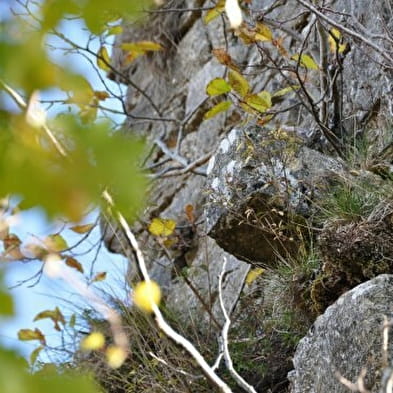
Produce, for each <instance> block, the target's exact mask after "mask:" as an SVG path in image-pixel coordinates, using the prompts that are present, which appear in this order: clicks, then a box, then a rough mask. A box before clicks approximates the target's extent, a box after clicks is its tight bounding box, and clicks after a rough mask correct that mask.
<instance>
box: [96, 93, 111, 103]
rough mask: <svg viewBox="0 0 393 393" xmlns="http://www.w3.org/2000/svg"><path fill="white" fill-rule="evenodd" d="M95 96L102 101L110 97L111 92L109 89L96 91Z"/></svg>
mask: <svg viewBox="0 0 393 393" xmlns="http://www.w3.org/2000/svg"><path fill="white" fill-rule="evenodd" d="M94 96H95V97H96V98H97V99H99V100H100V101H105V100H106V99H107V98H109V93H108V92H107V91H95V92H94Z"/></svg>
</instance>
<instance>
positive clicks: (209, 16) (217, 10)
mask: <svg viewBox="0 0 393 393" xmlns="http://www.w3.org/2000/svg"><path fill="white" fill-rule="evenodd" d="M224 9H225V0H220V1H219V2H218V3H217V5H216V6H215V7H214V8H212V9H211V10H208V11H207V12H206V14H205V15H204V17H203V22H204V23H205V24H206V25H207V24H208V23H209V22H211V21H212V20H214V19H216V18H217V17H218V16H220V15H221V14H222V13H223V11H224Z"/></svg>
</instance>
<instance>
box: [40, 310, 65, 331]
mask: <svg viewBox="0 0 393 393" xmlns="http://www.w3.org/2000/svg"><path fill="white" fill-rule="evenodd" d="M46 318H49V319H51V320H52V321H53V323H54V324H55V326H54V327H55V329H56V330H58V331H60V330H61V328H60V325H59V322H61V323H62V324H63V325H65V319H64V316H63V314H62V312H61V311H60V310H59V308H58V307H56V308H55V309H54V310H45V311H41V312H40V313H38V314H37V315H36V316H35V317H34V319H33V322H36V321H39V320H41V319H46Z"/></svg>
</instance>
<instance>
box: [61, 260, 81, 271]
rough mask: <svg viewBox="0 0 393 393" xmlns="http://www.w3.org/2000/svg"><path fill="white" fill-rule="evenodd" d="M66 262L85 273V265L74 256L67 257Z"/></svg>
mask: <svg viewBox="0 0 393 393" xmlns="http://www.w3.org/2000/svg"><path fill="white" fill-rule="evenodd" d="M65 264H66V265H67V266H69V267H72V268H73V269H75V270H78V272H81V273H83V266H82V264H81V263H80V262H78V261H77V260H76V259H75V258H73V257H67V258H66V260H65Z"/></svg>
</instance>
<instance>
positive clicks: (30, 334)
mask: <svg viewBox="0 0 393 393" xmlns="http://www.w3.org/2000/svg"><path fill="white" fill-rule="evenodd" d="M18 339H19V340H21V341H30V340H38V341H39V342H40V343H41V344H42V345H46V341H45V336H44V335H43V334H42V332H41V330H40V329H37V328H35V329H34V330H31V329H21V330H19V332H18Z"/></svg>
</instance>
